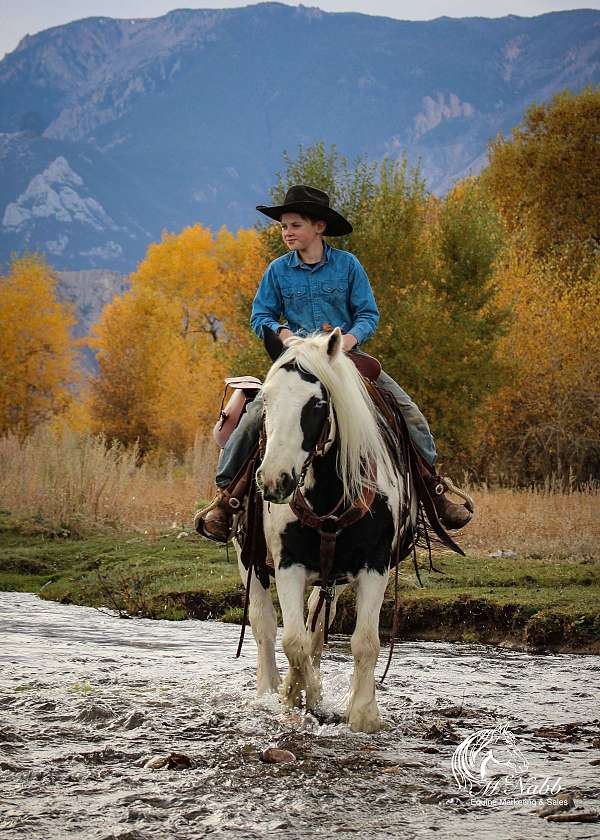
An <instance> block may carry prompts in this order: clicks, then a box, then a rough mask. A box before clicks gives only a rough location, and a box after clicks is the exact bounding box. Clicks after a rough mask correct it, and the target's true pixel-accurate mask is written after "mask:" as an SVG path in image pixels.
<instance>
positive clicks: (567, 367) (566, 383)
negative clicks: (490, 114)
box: [481, 88, 600, 481]
mask: <svg viewBox="0 0 600 840" xmlns="http://www.w3.org/2000/svg"><path fill="white" fill-rule="evenodd" d="M599 151H600V89H596V90H593V89H591V88H589V89H587V90H585V91H583V92H582V93H580V94H571V93H562V94H559V95H558V96H556V97H555V98H554V99H553V100H552V101H551V102H549V103H548V104H545V105H533V106H532V107H531V108H530V109H529V111H528V112H527V114H526V116H525V118H524V119H523V121H522V123H521V124H520V125H518V126H517V127H516V128H515V129H514V130H513V132H512V136H511V138H509V139H504V138H498V139H497V140H496V141H494V142H493V143H492V144H491V147H490V165H489V167H488V168H487V169H486V170H484V172H483V173H482V176H481V182H482V185H483V187H484V188H485V190H486V191H487V193H488V195H489V196H490V197H491V199H492V200H493V202H494V203H495V205H496V206H497V208H498V209H499V212H500V215H501V217H502V220H503V222H504V225H505V228H506V230H507V234H508V237H509V240H510V246H509V248H508V249H507V250H506V252H505V254H504V257H503V259H502V260H501V261H499V262H498V264H497V268H496V272H495V279H496V283H497V285H498V288H499V295H500V298H501V299H502V301H503V302H504V303H505V305H507V306H509V307H510V308H511V310H512V315H513V317H512V323H511V327H510V330H509V332H508V333H507V335H506V337H505V338H504V339H502V341H501V343H500V346H499V353H500V358H501V360H502V361H503V363H504V364H505V365H506V366H507V367H509V368H510V378H509V379H508V381H507V382H506V384H505V385H504V387H503V388H502V389H501V390H500V391H499V392H498V393H497V394H496V395H495V396H493V397H491V399H490V400H489V405H488V412H487V422H485V423H484V424H483V425H482V427H481V440H482V449H481V457H482V462H481V463H482V469H483V470H484V471H487V472H490V471H492V472H495V473H500V474H503V475H505V476H510V477H511V479H512V480H514V479H517V480H528V481H532V480H533V481H535V480H541V479H544V478H545V477H546V476H547V475H548V474H550V473H554V474H555V475H558V476H559V477H561V478H562V479H564V480H567V479H568V478H569V477H571V478H573V477H574V478H576V479H578V480H582V481H585V480H586V479H587V478H589V476H590V475H596V476H597V475H598V474H599V473H600V414H599V411H598V405H599V404H600V345H599V343H598V322H599V317H600V310H599V309H598V295H599V291H600V250H599V243H600V227H599V225H600V156H599V154H598V152H599Z"/></svg>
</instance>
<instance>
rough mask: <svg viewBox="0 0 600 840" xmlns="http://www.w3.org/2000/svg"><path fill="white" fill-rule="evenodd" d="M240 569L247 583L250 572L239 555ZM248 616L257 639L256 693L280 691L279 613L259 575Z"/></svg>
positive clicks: (260, 694)
mask: <svg viewBox="0 0 600 840" xmlns="http://www.w3.org/2000/svg"><path fill="white" fill-rule="evenodd" d="M238 568H239V570H240V577H241V578H242V582H243V584H244V586H246V582H247V580H248V572H247V570H246V569H245V568H244V566H243V564H242V561H241V560H240V558H239V557H238ZM248 617H249V619H250V627H251V628H252V635H253V636H254V641H255V642H256V694H257V696H258V697H261V696H262V695H263V694H267V693H268V692H272V691H277V689H278V687H279V683H280V682H281V677H280V676H279V671H278V670H277V666H276V664H275V639H276V636H277V614H276V612H275V607H274V606H273V599H272V598H271V591H270V589H269V588H268V587H267V589H265V588H264V587H263V585H262V583H261V582H260V581H259V580H258V578H257V577H256V575H255V574H253V575H252V581H251V583H250V605H249V608H248Z"/></svg>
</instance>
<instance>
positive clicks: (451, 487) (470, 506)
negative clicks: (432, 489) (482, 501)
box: [436, 475, 475, 513]
mask: <svg viewBox="0 0 600 840" xmlns="http://www.w3.org/2000/svg"><path fill="white" fill-rule="evenodd" d="M440 478H441V480H442V482H443V483H444V484H445V485H446V489H447V490H448V491H449V492H450V493H454V495H455V496H458V497H459V498H460V499H463V501H464V503H465V507H466V509H467V510H468V511H469V513H475V502H474V501H473V499H472V497H471V496H469V494H468V493H465V491H464V490H461V489H460V488H459V487H457V486H456V484H455V483H454V482H453V481H452V479H451V478H448V476H447V475H445V476H440ZM440 483H441V482H440ZM438 486H439V485H438ZM437 492H438V489H437V487H436V493H437ZM442 492H443V491H442Z"/></svg>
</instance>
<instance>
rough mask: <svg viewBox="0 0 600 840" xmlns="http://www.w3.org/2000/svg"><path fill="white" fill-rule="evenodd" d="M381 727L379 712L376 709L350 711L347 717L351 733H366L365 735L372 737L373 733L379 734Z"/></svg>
mask: <svg viewBox="0 0 600 840" xmlns="http://www.w3.org/2000/svg"><path fill="white" fill-rule="evenodd" d="M382 725H383V722H382V720H381V717H380V716H379V711H378V710H377V708H375V709H369V708H368V707H367V708H364V709H361V710H360V711H356V712H354V711H352V712H350V714H349V715H348V726H349V727H350V729H351V730H352V732H366V733H367V735H372V734H373V733H374V732H379V730H380V729H381V727H382Z"/></svg>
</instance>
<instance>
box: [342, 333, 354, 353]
mask: <svg viewBox="0 0 600 840" xmlns="http://www.w3.org/2000/svg"><path fill="white" fill-rule="evenodd" d="M357 344H358V340H357V339H356V338H355V337H354V336H353V335H352V333H346V334H345V336H344V338H343V341H342V349H343V350H344V351H345V352H346V353H347V352H348V351H349V350H352V348H353V347H356V345H357Z"/></svg>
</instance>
